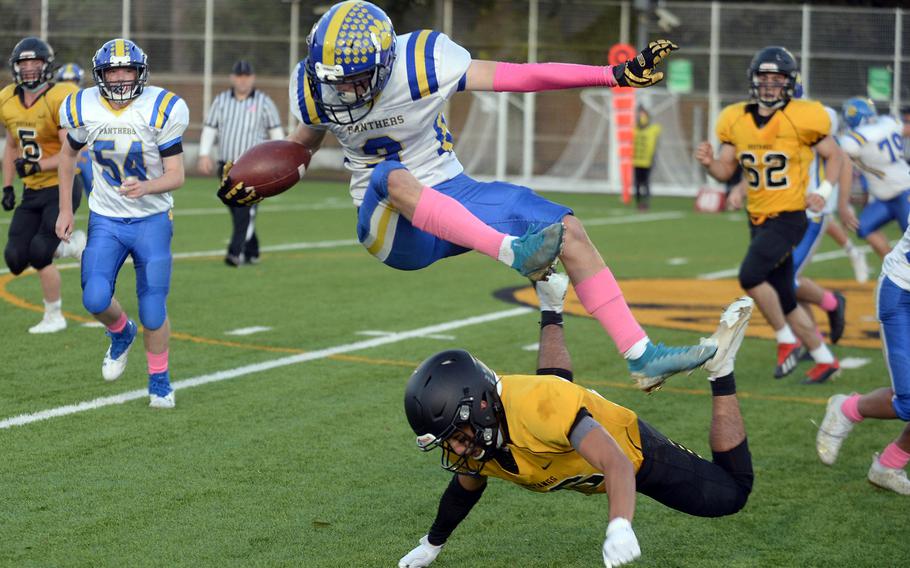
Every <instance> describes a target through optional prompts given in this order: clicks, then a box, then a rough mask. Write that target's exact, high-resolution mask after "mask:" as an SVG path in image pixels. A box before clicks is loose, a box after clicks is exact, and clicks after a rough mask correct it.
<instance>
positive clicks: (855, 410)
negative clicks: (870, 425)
mask: <svg viewBox="0 0 910 568" xmlns="http://www.w3.org/2000/svg"><path fill="white" fill-rule="evenodd" d="M859 398H860V395H859V394H857V393H853V394H851V395H850V396H848V397H847V400H845V401H844V402H843V403H842V404H841V405H840V411H841V412H843V413H844V416H846V417H847V419H848V420H849V421H850V422H854V423H857V422H862V421H863V415H862V414H860V413H859Z"/></svg>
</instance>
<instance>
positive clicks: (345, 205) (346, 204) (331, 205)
mask: <svg viewBox="0 0 910 568" xmlns="http://www.w3.org/2000/svg"><path fill="white" fill-rule="evenodd" d="M353 208H354V204H353V203H351V200H350V199H347V200H345V199H340V198H329V199H326V200H325V201H320V202H318V203H298V204H295V205H290V204H288V205H281V204H277V203H276V204H270V205H262V204H260V205H259V211H260V212H262V213H286V212H289V211H325V210H328V209H353ZM225 209H226V208H225V207H195V208H190V209H180V208H175V209H174V216H175V217H196V216H199V215H224V214H225V212H226V211H225ZM86 219H88V215H87V214H84V213H83V214H78V215H76V217H75V220H76V221H85V220H86ZM11 221H12V218H9V217H7V218H2V219H0V225H9V224H10V222H11Z"/></svg>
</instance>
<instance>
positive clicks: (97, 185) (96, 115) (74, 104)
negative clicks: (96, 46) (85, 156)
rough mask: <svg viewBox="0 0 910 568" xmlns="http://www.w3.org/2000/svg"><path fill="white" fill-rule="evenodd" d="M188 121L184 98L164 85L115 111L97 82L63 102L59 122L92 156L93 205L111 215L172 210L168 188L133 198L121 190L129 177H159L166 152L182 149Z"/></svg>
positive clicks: (147, 88) (91, 200)
mask: <svg viewBox="0 0 910 568" xmlns="http://www.w3.org/2000/svg"><path fill="white" fill-rule="evenodd" d="M189 120H190V111H189V109H188V108H187V106H186V103H185V102H184V101H183V99H181V98H180V97H178V96H177V95H175V94H174V93H171V92H170V91H167V90H165V89H162V88H160V87H151V86H149V87H146V88H145V89H144V90H143V91H142V94H141V95H139V96H138V97H137V98H136V99H134V100H133V102H131V103H130V104H129V105H128V106H127V107H125V108H123V109H120V110H116V109H114V108H113V107H111V105H110V103H109V102H108V101H107V99H105V98H104V97H102V96H101V93H100V92H99V91H98V87H91V88H89V89H84V90H81V91H79V92H77V93H74V94H72V95H70V96H68V97H67V98H66V100H65V101H64V102H63V104H62V105H61V106H60V123H61V124H62V125H64V126H65V127H66V128H67V130H68V131H69V137H70V138H72V139H73V140H74V141H76V142H77V143H80V144H85V145H86V146H87V148H88V150H89V151H90V153H91V156H92V161H91V163H92V176H93V183H92V185H93V187H92V193H91V196H90V197H89V199H88V204H89V209H91V210H92V211H94V212H95V213H98V214H99V215H105V216H107V217H129V218H141V217H148V216H149V215H154V214H156V213H161V212H163V211H168V210H169V209H171V208H172V207H173V205H174V199H173V197H171V194H170V192H165V193H158V194H150V195H144V196H142V197H140V198H138V199H132V198H129V197H124V196H123V195H120V193H119V192H118V191H117V189H118V188H119V187H120V185H121V183H122V181H123V180H124V179H125V178H126V177H129V176H134V177H137V178H138V179H139V180H140V181H142V180H147V179H154V178H158V177H161V175H162V174H163V173H164V166H163V159H162V154H164V155H165V156H167V155H169V154H170V153H174V152H176V151H178V150H179V149H180V148H182V136H183V132H184V130H186V127H187V125H188V124H189Z"/></svg>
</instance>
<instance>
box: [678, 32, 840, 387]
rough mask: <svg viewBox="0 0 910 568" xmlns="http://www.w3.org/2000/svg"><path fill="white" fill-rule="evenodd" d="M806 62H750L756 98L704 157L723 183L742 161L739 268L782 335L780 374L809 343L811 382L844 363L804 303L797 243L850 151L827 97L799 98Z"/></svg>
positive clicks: (774, 56)
mask: <svg viewBox="0 0 910 568" xmlns="http://www.w3.org/2000/svg"><path fill="white" fill-rule="evenodd" d="M798 74H799V68H798V67H797V65H796V60H795V59H794V58H793V55H791V54H790V52H789V51H787V50H786V49H784V48H783V47H766V48H764V49H762V50H760V51H759V52H758V53H756V54H755V56H754V57H753V58H752V63H751V64H750V65H749V84H750V93H751V95H752V101H751V102H741V103H736V104H733V105H730V106H728V107H727V108H725V109H724V110H723V112H722V113H721V115H720V117H719V118H718V120H717V137H718V139H719V140H720V142H721V147H720V151H719V153H718V155H717V157H716V158H715V156H714V150H713V148H712V147H711V144H710V143H709V142H702V144H701V145H699V147H698V149H697V151H696V158H697V159H698V161H699V162H700V163H701V164H702V166H704V167H705V168H706V169H707V170H708V173H710V174H711V175H712V176H713V177H714V178H716V179H717V180H719V181H726V180H728V179H730V177H731V176H732V175H733V173H734V172H735V170H736V166H737V163H739V164H740V165H742V168H743V173H744V177H745V179H746V182H747V185H748V197H747V204H746V209H747V210H748V212H749V229H750V234H751V242H750V243H749V249H748V251H747V252H746V257H745V258H744V259H743V262H742V265H741V266H740V269H739V284H740V286H741V287H742V289H743V290H745V291H746V293H747V294H749V295H750V296H751V297H752V298H754V299H755V302H756V303H757V304H758V307H759V309H760V310H761V312H762V314H764V316H765V319H766V320H768V323H769V324H770V325H771V327H772V328H773V329H774V331H775V334H776V336H777V343H778V345H777V365H776V367H775V370H774V376H775V378H781V377H783V376H785V375H787V374H789V373H790V372H792V371H793V369H794V368H795V367H796V363H797V362H798V361H799V357H800V354H801V350H802V346H804V345H805V346H806V347H808V349H809V353H810V354H811V355H812V358H813V359H814V360H815V362H816V365H815V366H814V367H812V368H811V369H810V370H809V372H808V373H806V379H805V380H804V382H806V383H821V382H824V381H826V380H827V379H829V378H831V376H833V375H834V374H835V373H837V372H838V371H839V369H840V367H839V365H838V362H837V359H835V358H834V355H833V354H832V353H831V350H830V349H828V347H827V346H826V345H825V344H824V343H823V342H822V340H821V339H820V338H819V337H818V335H816V333H815V326H814V324H813V322H812V320H811V319H810V318H809V316H808V315H807V314H806V312H805V310H803V309H802V308H801V307H799V305H798V304H797V300H796V293H795V291H794V286H793V282H794V279H793V278H794V277H793V248H794V247H796V246H797V245H798V244H799V243H800V241H801V240H802V238H803V235H804V234H805V232H806V227H807V224H808V221H807V218H806V208H807V205H808V206H809V207H810V208H811V209H813V210H814V211H821V210H822V208H823V207H824V205H825V202H826V200H827V199H828V198H829V197H830V194H831V191H832V189H833V184H834V183H837V181H838V174H839V173H840V169H841V164H842V163H843V157H842V154H841V152H840V150H839V148H838V146H837V142H835V141H834V138H832V137H831V136H830V131H831V120H830V119H829V118H828V114H827V113H826V112H825V109H824V107H823V106H822V105H821V103H819V102H816V101H807V100H792V99H793V92H794V88H795V87H796V79H797V76H798ZM813 148H814V149H815V151H816V152H817V154H818V156H819V157H821V158H823V159H824V160H826V164H827V168H826V171H825V179H824V180H823V181H822V182H821V183H820V184H819V186H818V188H817V189H816V191H815V192H814V193H810V194H808V195H807V193H806V187H807V186H808V183H809V165H810V164H811V163H812V159H813V155H812V150H813Z"/></svg>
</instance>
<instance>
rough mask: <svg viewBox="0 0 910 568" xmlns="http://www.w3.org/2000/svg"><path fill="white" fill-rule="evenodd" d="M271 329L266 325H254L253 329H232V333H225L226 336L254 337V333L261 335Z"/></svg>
mask: <svg viewBox="0 0 910 568" xmlns="http://www.w3.org/2000/svg"><path fill="white" fill-rule="evenodd" d="M270 329H272V328H270V327H268V326H264V325H254V326H252V327H239V328H237V329H232V330H231V331H225V332H224V334H225V335H253V334H254V333H260V332H262V331H269V330H270Z"/></svg>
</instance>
